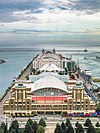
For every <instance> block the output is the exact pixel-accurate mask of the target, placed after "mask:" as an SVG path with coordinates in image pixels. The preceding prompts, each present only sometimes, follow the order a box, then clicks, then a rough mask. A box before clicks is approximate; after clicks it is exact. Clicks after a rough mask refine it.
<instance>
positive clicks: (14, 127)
mask: <svg viewBox="0 0 100 133" xmlns="http://www.w3.org/2000/svg"><path fill="white" fill-rule="evenodd" d="M14 130H15V131H14ZM9 132H10V133H12V132H16V133H19V123H18V121H17V120H15V121H12V123H11V126H10V128H9Z"/></svg>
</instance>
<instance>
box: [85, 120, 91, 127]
mask: <svg viewBox="0 0 100 133" xmlns="http://www.w3.org/2000/svg"><path fill="white" fill-rule="evenodd" d="M91 125H92V123H91V120H90V119H89V118H87V119H86V121H85V123H84V126H86V127H89V126H91Z"/></svg>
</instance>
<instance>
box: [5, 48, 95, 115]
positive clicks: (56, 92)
mask: <svg viewBox="0 0 100 133" xmlns="http://www.w3.org/2000/svg"><path fill="white" fill-rule="evenodd" d="M69 62H70V64H69ZM74 66H75V62H73V61H72V59H71V58H65V57H63V56H62V55H61V54H56V52H55V50H53V52H50V51H46V52H45V51H44V50H42V54H39V55H37V56H36V57H35V58H34V59H33V69H34V70H37V68H38V70H39V71H40V73H35V71H34V74H33V71H32V73H31V75H28V77H29V79H27V80H23V81H21V82H20V81H16V83H15V85H14V86H13V87H12V92H11V96H10V97H9V98H8V99H7V100H6V101H5V103H4V104H3V110H4V113H5V114H9V115H13V116H26V115H34V114H36V113H37V114H62V113H94V112H95V103H94V102H93V101H92V100H91V99H90V98H89V96H88V95H87V94H86V92H85V90H84V87H83V83H82V81H77V79H76V80H69V79H70V78H69V75H66V73H63V74H62V73H61V72H62V71H63V70H64V71H65V68H66V69H67V70H68V73H69V72H70V71H71V70H72V69H74Z"/></svg>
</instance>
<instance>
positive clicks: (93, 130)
mask: <svg viewBox="0 0 100 133" xmlns="http://www.w3.org/2000/svg"><path fill="white" fill-rule="evenodd" d="M86 133H96V130H95V128H94V126H92V125H90V126H89V127H88V129H87V132H86Z"/></svg>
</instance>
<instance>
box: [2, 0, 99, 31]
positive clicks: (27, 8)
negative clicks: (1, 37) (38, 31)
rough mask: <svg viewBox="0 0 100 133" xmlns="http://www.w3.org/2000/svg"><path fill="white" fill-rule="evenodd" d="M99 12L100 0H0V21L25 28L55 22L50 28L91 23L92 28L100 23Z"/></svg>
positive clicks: (83, 25)
mask: <svg viewBox="0 0 100 133" xmlns="http://www.w3.org/2000/svg"><path fill="white" fill-rule="evenodd" d="M99 16H100V0H95V1H94V0H2V1H0V23H1V24H2V23H4V24H5V23H7V26H8V27H12V26H13V27H14V26H18V28H19V26H20V27H21V26H22V27H23V28H24V27H26V25H27V27H30V28H31V27H34V25H38V26H40V25H43V26H44V27H45V28H49V26H50V25H52V26H51V27H50V28H54V29H57V30H59V31H60V30H62V29H63V30H66V29H70V30H71V29H76V28H77V29H79V28H82V29H87V28H88V27H90V29H91V28H95V27H96V26H97V27H100V17H99ZM23 23H24V24H23ZM30 25H31V26H30ZM38 26H37V27H38ZM47 26H48V27H47ZM58 26H59V28H57V27H58ZM1 27H2V28H3V26H1ZM40 27H41V26H40ZM65 28H66V29H65Z"/></svg>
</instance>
